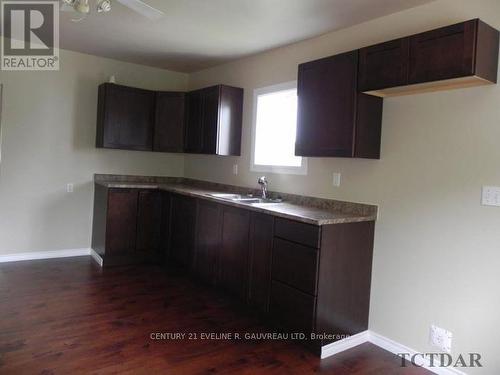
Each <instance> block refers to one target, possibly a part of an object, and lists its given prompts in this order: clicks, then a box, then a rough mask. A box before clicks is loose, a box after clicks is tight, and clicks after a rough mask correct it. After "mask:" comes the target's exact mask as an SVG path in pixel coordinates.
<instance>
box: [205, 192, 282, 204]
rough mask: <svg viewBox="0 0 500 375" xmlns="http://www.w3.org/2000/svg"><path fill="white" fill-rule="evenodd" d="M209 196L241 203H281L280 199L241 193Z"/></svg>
mask: <svg viewBox="0 0 500 375" xmlns="http://www.w3.org/2000/svg"><path fill="white" fill-rule="evenodd" d="M208 195H209V196H211V197H214V198H219V199H224V200H228V201H232V202H237V203H243V204H262V203H281V202H282V200H281V199H268V198H266V199H264V198H259V197H254V196H251V195H241V194H222V193H220V194H219V193H214V194H212V193H210V194H208Z"/></svg>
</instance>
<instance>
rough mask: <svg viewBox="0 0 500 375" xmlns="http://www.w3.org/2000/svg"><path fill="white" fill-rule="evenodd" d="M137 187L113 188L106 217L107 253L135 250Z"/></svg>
mask: <svg viewBox="0 0 500 375" xmlns="http://www.w3.org/2000/svg"><path fill="white" fill-rule="evenodd" d="M137 198H138V191H137V190H135V189H111V190H110V191H109V195H108V211H107V213H108V214H107V218H106V254H128V253H131V252H133V251H134V250H135V245H136V238H137V233H136V228H137Z"/></svg>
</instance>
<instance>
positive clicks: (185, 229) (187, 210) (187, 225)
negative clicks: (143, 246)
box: [170, 195, 196, 268]
mask: <svg viewBox="0 0 500 375" xmlns="http://www.w3.org/2000/svg"><path fill="white" fill-rule="evenodd" d="M171 205H172V206H171V218H170V220H171V224H170V231H171V233H170V257H171V258H172V260H173V261H175V262H177V263H178V264H180V265H182V266H185V267H189V268H190V267H191V264H192V256H193V248H194V236H195V224H196V200H194V199H193V198H188V197H184V196H181V195H172V199H171Z"/></svg>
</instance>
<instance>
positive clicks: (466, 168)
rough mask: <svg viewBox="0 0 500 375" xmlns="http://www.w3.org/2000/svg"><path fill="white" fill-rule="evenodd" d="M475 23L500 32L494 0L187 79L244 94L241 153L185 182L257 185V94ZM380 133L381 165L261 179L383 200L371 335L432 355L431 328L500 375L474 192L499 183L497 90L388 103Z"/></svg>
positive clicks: (498, 244) (412, 14)
mask: <svg viewBox="0 0 500 375" xmlns="http://www.w3.org/2000/svg"><path fill="white" fill-rule="evenodd" d="M476 17H479V18H481V19H483V20H484V21H486V22H487V23H489V24H491V25H492V26H494V27H496V28H497V29H500V1H498V0H474V1H471V0H439V1H437V2H434V3H430V4H428V5H424V6H421V7H418V8H414V9H410V10H408V11H404V12H401V13H397V14H393V15H390V16H386V17H383V18H380V19H377V20H374V21H370V22H367V23H364V24H361V25H358V26H355V27H351V28H348V29H344V30H340V31H337V32H333V33H330V34H327V35H324V36H322V37H319V38H315V39H311V40H308V41H305V42H301V43H297V44H293V45H291V46H288V47H284V48H280V49H276V50H273V51H270V52H267V53H263V54H260V55H257V56H253V57H250V58H246V59H242V60H239V61H236V62H232V63H229V64H226V65H222V66H218V67H215V68H211V69H208V70H204V71H201V72H198V73H195V74H192V75H191V76H190V86H191V88H198V87H202V86H208V85H211V84H214V83H226V84H230V85H235V86H240V87H244V88H245V104H244V130H243V145H242V152H243V154H242V157H240V158H238V157H228V158H217V157H210V156H194V155H193V156H186V161H185V175H186V177H193V178H199V179H205V180H211V181H218V182H226V183H232V184H238V185H246V186H255V185H256V181H257V177H258V174H256V173H252V172H250V140H251V134H250V131H251V128H252V126H251V125H252V123H251V121H252V108H253V103H252V100H253V98H252V95H253V90H254V89H256V88H260V87H264V86H269V85H273V84H277V83H281V82H287V81H290V80H293V79H296V75H297V65H298V64H299V63H302V62H306V61H310V60H314V59H317V58H320V57H324V56H329V55H332V54H335V53H339V52H343V51H348V50H352V49H355V48H359V47H362V46H366V45H370V44H373V43H376V42H381V41H386V40H390V39H393V38H397V37H401V36H405V35H410V34H413V33H417V32H421V31H424V30H428V29H432V28H435V27H439V26H444V25H448V24H452V23H454V22H459V21H463V20H467V19H471V18H476ZM382 133H383V134H382V159H381V160H379V161H373V160H349V159H340V158H315V159H309V174H308V176H296V175H277V174H268V179H269V181H270V188H271V189H272V190H278V191H284V192H290V193H299V194H301V193H303V194H308V195H313V196H321V197H327V198H336V199H341V200H349V201H360V202H368V203H376V204H379V205H380V220H378V222H377V225H376V241H375V255H374V269H373V282H372V300H371V318H370V329H372V330H374V331H375V332H378V333H380V334H382V335H385V336H387V337H390V338H392V339H394V340H396V341H399V342H401V343H404V344H406V345H408V346H410V347H413V348H415V349H417V350H421V351H428V350H431V348H430V347H429V345H428V343H427V339H428V330H429V326H430V324H431V323H436V324H437V325H439V326H442V327H444V328H447V329H449V330H451V331H452V332H453V333H454V339H453V352H454V353H455V354H457V353H461V352H479V353H481V354H482V355H483V358H484V364H485V365H486V366H487V368H486V369H484V370H483V371H477V373H483V374H498V373H500V356H499V355H498V352H497V351H498V348H499V347H500V337H499V336H498V334H497V331H498V326H499V323H500V314H499V311H500V293H499V291H498V288H499V285H500V208H492V207H483V206H481V205H480V195H481V185H483V184H492V185H499V186H500V167H499V163H500V146H499V141H500V85H496V86H488V87H480V88H471V89H463V90H457V91H446V92H441V93H432V94H423V95H414V96H408V97H401V98H393V99H387V100H385V103H384V114H383V130H382ZM234 163H237V164H239V171H240V174H239V175H238V176H234V175H232V165H233V164H234ZM333 172H341V173H342V186H341V187H340V188H333V187H332V186H331V180H332V173H333ZM467 371H469V370H467ZM470 373H475V371H470Z"/></svg>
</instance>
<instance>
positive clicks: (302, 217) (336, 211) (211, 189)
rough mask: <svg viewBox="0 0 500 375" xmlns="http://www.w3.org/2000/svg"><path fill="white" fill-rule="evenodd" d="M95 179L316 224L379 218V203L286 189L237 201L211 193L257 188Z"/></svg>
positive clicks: (146, 179) (167, 180) (164, 180)
mask: <svg viewBox="0 0 500 375" xmlns="http://www.w3.org/2000/svg"><path fill="white" fill-rule="evenodd" d="M120 177H121V178H120ZM95 183H96V184H99V185H101V186H104V187H107V188H136V189H159V190H164V191H168V192H172V193H177V194H182V195H186V196H190V197H195V198H201V199H206V200H210V201H214V202H217V203H221V204H225V205H229V206H233V207H240V208H246V209H248V210H251V211H256V212H261V213H265V214H269V215H273V216H277V217H282V218H286V219H291V220H296V221H301V222H303V223H307V224H313V225H327V224H342V223H354V222H362V221H375V220H376V218H377V206H373V205H366V204H360V203H351V202H343V201H336V200H330V199H321V198H314V197H306V196H298V195H292V194H284V193H272V196H274V197H277V196H280V197H282V198H283V200H284V201H283V202H282V203H241V202H235V201H231V200H227V199H222V198H217V197H213V196H211V195H210V194H216V193H228V192H229V193H235V194H249V193H250V194H254V195H257V194H256V191H255V190H254V189H251V188H243V187H236V186H230V185H222V184H215V183H210V182H204V181H196V180H190V179H184V178H168V177H166V178H165V177H163V178H162V177H158V178H154V177H144V178H143V181H141V179H140V177H136V176H114V175H96V176H95Z"/></svg>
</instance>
